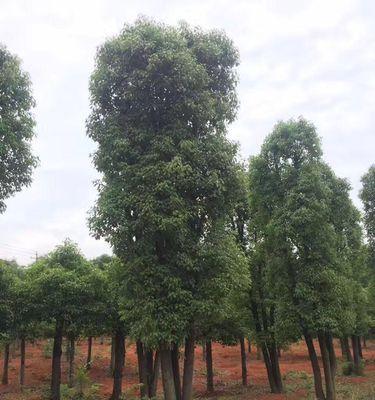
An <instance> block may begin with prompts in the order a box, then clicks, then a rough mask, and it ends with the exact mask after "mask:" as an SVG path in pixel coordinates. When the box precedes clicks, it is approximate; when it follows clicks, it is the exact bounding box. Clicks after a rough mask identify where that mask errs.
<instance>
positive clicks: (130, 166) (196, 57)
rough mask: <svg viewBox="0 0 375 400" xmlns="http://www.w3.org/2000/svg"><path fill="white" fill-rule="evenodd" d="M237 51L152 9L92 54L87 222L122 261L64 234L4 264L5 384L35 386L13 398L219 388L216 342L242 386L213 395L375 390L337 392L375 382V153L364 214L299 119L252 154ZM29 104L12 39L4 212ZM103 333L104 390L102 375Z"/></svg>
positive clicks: (23, 150)
mask: <svg viewBox="0 0 375 400" xmlns="http://www.w3.org/2000/svg"><path fill="white" fill-rule="evenodd" d="M239 58H240V57H239V52H238V50H237V49H236V47H235V45H234V43H233V42H232V41H231V39H230V38H229V37H228V36H227V35H226V34H225V33H224V32H223V31H218V30H203V29H201V28H196V27H191V26H189V25H188V24H186V23H180V24H179V25H177V26H168V25H164V24H162V23H157V22H154V21H152V20H148V19H146V18H140V19H138V20H137V21H136V22H135V23H134V24H129V25H125V26H124V28H123V29H122V31H121V32H120V33H119V34H118V35H117V36H114V37H112V38H110V39H108V40H107V41H105V42H104V43H103V44H102V45H101V46H100V47H99V48H98V50H97V54H96V59H95V68H94V71H93V73H92V75H91V79H90V83H89V90H90V110H91V111H90V114H89V115H88V118H87V123H86V125H87V135H88V136H89V138H90V139H92V141H93V142H94V143H95V144H96V150H95V152H94V154H93V156H92V161H93V164H94V166H95V168H96V170H97V171H98V173H99V177H100V178H99V179H98V180H97V181H96V183H95V185H96V188H97V193H98V195H97V200H96V202H95V204H93V207H92V209H91V210H90V213H89V218H88V226H89V228H90V231H91V233H92V235H93V236H94V237H95V238H97V239H99V238H103V239H105V240H106V241H107V242H108V243H109V244H110V245H111V248H112V249H113V255H111V256H107V255H103V256H100V257H97V258H95V259H92V260H88V259H86V258H85V257H84V255H83V253H82V252H81V250H80V249H79V247H78V245H77V244H76V243H75V242H74V241H72V240H69V239H66V240H65V241H64V242H63V243H61V244H59V245H57V246H56V248H55V249H54V250H52V251H51V252H50V253H48V254H45V255H44V256H42V257H38V258H37V260H36V261H35V262H33V263H32V264H31V265H28V266H27V267H21V266H19V265H18V264H17V263H16V262H14V261H6V260H3V261H0V342H1V346H2V356H3V369H2V386H1V390H2V389H4V392H2V391H1V390H0V396H1V393H4V394H6V393H8V392H7V389H6V388H7V387H9V385H12V384H14V382H12V379H10V372H9V371H10V365H11V366H13V368H15V367H14V366H15V365H17V375H18V380H19V382H18V389H17V390H18V392H17V393H19V395H20V396H24V397H9V399H14V400H15V399H28V398H30V399H31V398H32V399H37V398H46V399H50V400H67V399H81V400H85V399H86V400H94V399H102V398H109V397H110V399H111V400H120V399H123V400H124V399H133V398H140V399H165V400H192V399H193V398H198V395H199V396H203V395H204V396H216V395H217V393H216V390H217V387H216V383H215V380H216V382H217V379H216V378H217V374H218V371H217V369H216V366H215V362H216V360H218V359H217V358H216V357H217V354H218V351H219V350H218V349H219V348H223V349H224V348H225V349H227V348H229V349H232V350H228V351H234V350H233V349H236V351H237V349H238V356H237V360H236V368H237V367H238V371H239V372H238V373H239V374H240V385H239V386H241V387H240V391H239V392H238V393H237V394H235V395H234V397H225V395H226V394H225V390H224V394H223V397H214V398H217V399H219V398H220V399H236V398H238V399H273V398H274V399H275V400H276V399H282V398H283V399H284V398H290V399H304V398H306V399H307V398H311V399H312V398H315V399H318V400H336V399H337V400H339V399H344V398H347V399H349V398H350V399H370V398H373V397H349V394H348V395H347V397H342V391H341V389H340V387H341V386H340V385H341V382H342V380H343V379H351V378H352V377H353V382H356V379H357V380H358V379H363V380H365V379H366V377H370V378H369V380H370V381H371V379H372V384H373V385H375V374H374V373H373V372H372V371H374V370H375V368H373V364H374V359H373V358H372V359H371V354H372V353H371V352H370V349H371V348H372V347H371V346H373V348H374V349H375V342H372V338H373V335H374V334H375V165H372V166H369V169H368V171H363V177H362V188H361V191H360V199H361V201H362V204H363V210H361V211H360V210H359V209H357V208H356V206H355V205H354V203H353V202H352V199H351V197H350V191H351V186H350V184H349V182H348V181H347V180H346V179H345V178H343V177H340V176H337V175H336V173H335V171H334V170H333V169H332V167H331V166H330V165H328V164H327V162H326V161H325V157H324V154H323V148H322V143H321V140H320V137H319V133H318V127H316V126H315V125H314V124H313V122H310V121H308V120H306V119H305V118H303V117H299V118H295V119H287V118H288V116H286V119H285V120H284V121H279V122H277V123H275V125H274V128H273V130H272V131H271V132H270V133H269V134H268V136H267V137H266V139H265V140H264V142H263V144H262V146H261V149H260V151H259V153H258V154H256V155H254V156H252V157H250V159H249V160H246V161H244V160H242V158H241V156H240V150H239V148H238V145H237V144H236V143H234V142H233V141H231V140H230V139H229V138H228V129H229V127H230V124H231V123H232V122H234V120H235V119H236V113H237V110H238V106H239V100H238V97H237V81H238V71H237V68H238V66H239ZM33 106H34V100H33V97H32V94H31V88H30V80H29V77H28V75H27V74H26V73H25V72H23V71H22V69H21V66H20V61H19V60H18V58H17V57H16V56H14V55H12V54H11V53H10V52H9V51H8V50H7V49H6V48H5V47H0V138H1V141H0V212H4V211H5V201H6V199H8V198H9V197H10V196H12V195H13V194H14V193H15V192H17V191H19V190H21V188H22V187H24V186H27V185H29V184H30V183H31V174H32V170H33V169H34V167H36V166H37V158H36V157H35V156H33V155H32V152H31V149H30V141H31V140H32V138H33V137H34V133H35V131H34V120H33V116H32V113H31V109H32V107H33ZM242 107H246V104H243V105H242ZM275 122H276V121H275ZM249 132H250V133H249V140H251V129H250V127H249ZM362 211H363V212H362ZM82 343H84V346H85V347H84V355H82V354H80V352H81V351H82V346H83V345H82ZM100 343H101V344H100ZM105 343H107V344H108V348H107V347H102V349H104V348H105V349H107V350H108V351H107V354H108V360H109V362H108V363H107V364H106V367H105V368H106V372H105V373H104V374H102V375H101V376H103V379H104V376H106V378H107V379H110V380H111V381H112V383H111V389H110V394H109V393H107V392H106V393H105V394H104V392H103V391H101V389H100V386H98V385H97V383H98V381H97V377H98V374H97V373H96V372H95V371H96V369H95V368H96V366H97V363H98V362H101V361H102V360H99V359H98V358H97V352H98V351H99V350H98V349H99V348H100V346H106V344H105ZM109 343H110V345H109ZM41 344H43V346H44V350H43V351H45V353H46V354H47V356H48V357H50V358H49V361H48V363H50V365H49V367H48V370H49V372H48V373H47V374H46V376H44V378H43V379H44V386H43V383H41V385H40V386H43V393H41V392H38V395H36V397H35V396H34V397H32V396H33V394H32V393H31V392H30V386H28V381H30V380H33V379H34V376H33V372H35V371H33V370H32V369H28V368H27V367H26V366H27V361H28V359H29V355H28V354H29V353H28V352H29V351H30V352H31V353H32V354H34V352H35V348H37V347H36V346H41ZM220 346H221V347H220ZM291 349H298V351H303V352H304V353H303V356H301V357H305V358H306V362H307V361H308V362H309V365H307V367H306V368H307V373H308V374H309V379H310V378H311V384H310V386H311V387H309V388H306V387H304V388H303V390H302V392H298V391H297V392H296V393H294V394H290V393H291V389H290V385H289V383H288V380H287V378H286V376H285V373H286V372H285V371H286V370H285V367H284V366H283V365H282V363H284V362H285V363H287V362H289V361H288V360H289V358H288V357H289V355H290V354H293V351H297V350H291ZM301 349H302V350H301ZM338 349H339V352H338ZM366 349H367V350H366ZM250 350H251V356H250V355H249V351H250ZM256 351H258V354H257V357H258V359H257V360H255V352H256ZM366 351H368V353H366ZM15 353H17V354H19V357H20V360H19V364H18V361H17V364H16V363H15V361H12V358H13V359H14V357H15V355H14V354H15ZM12 354H13V355H12ZM366 354H369V355H370V356H369V357H366ZM374 354H375V353H373V354H372V355H374ZM198 355H199V357H198ZM290 357H291V356H290ZM366 358H367V359H366ZM253 359H254V360H253ZM82 360H83V361H82ZM129 363H131V365H132V366H134V371H133V372H130V373H132V374H134V375H136V381H137V382H136V383H134V385H133V386H132V387H130V389H129V385H128V384H126V382H127V379H128V378H129V377H128V376H127V371H128V370H127V365H130V364H129ZM253 363H254V364H253ZM261 363H263V365H264V367H261V368H264V369H263V370H262V371H263V372H264V382H263V387H264V392H262V393H263V394H262V395H263V396H264V397H259V396H260V394H259V391H257V390H255V388H254V387H255V386H254V382H255V379H257V378H256V377H255V375H254V368H255V365H257V366H258V365H260V364H261ZM237 364H238V365H237ZM18 365H19V366H18ZM197 365H200V366H201V365H202V366H203V367H200V368H203V369H204V372H203V375H202V376H204V388H203V390H202V389H201V388H200V386H199V385H198V383H197V382H200V380H199V379H200V378H199V375H200V373H201V372H200V369H199V368H198V367H197ZM285 365H286V364H285ZM214 366H215V368H214ZM18 368H19V370H18ZM256 368H258V367H256ZM295 371H298V367H296V368H295ZM299 373H301V371H299ZM12 374H13V375H12V376H13V377H14V376H15V372H14V371H13V372H12ZM359 377H361V378H359ZM222 379H223V380H225V377H224V378H222ZM361 382H362V381H361ZM370 383H371V382H370ZM266 385H267V388H266ZM373 388H374V391H373V392H371V393H372V395H374V393H375V386H373ZM237 389H238V388H237ZM229 394H230V393H229ZM229 394H228V396H229ZM288 394H289V396H290V397H284V396H288ZM363 394H365V391H364V389H363ZM37 396H39V397H37ZM267 396H271V397H267ZM272 396H274V397H272ZM278 396H281V397H278ZM293 396H294V397H293ZM307 396H311V397H307ZM370 396H371V394H370ZM5 399H8V397H5Z"/></svg>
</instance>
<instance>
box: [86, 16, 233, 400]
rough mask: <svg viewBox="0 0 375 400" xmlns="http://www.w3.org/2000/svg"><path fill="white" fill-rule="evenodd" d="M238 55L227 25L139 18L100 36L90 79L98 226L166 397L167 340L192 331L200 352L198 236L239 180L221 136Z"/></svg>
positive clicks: (94, 220)
mask: <svg viewBox="0 0 375 400" xmlns="http://www.w3.org/2000/svg"><path fill="white" fill-rule="evenodd" d="M237 64H238V53H237V50H236V49H235V48H234V46H233V44H232V42H231V40H229V39H228V38H227V37H226V35H225V34H224V33H222V32H219V31H210V32H204V31H202V30H200V29H199V28H196V29H192V28H190V27H188V26H187V25H181V26H179V27H177V28H175V27H170V26H166V25H163V24H158V23H155V22H153V21H148V20H145V19H140V20H138V21H137V22H136V23H135V24H134V25H126V26H125V27H124V29H123V30H122V32H121V33H120V35H118V36H117V37H115V38H113V39H111V40H109V41H107V42H106V43H105V44H104V45H103V46H101V47H100V49H99V51H98V54H97V59H96V69H95V71H94V73H93V75H92V78H91V84H90V91H91V108H92V113H91V116H90V118H89V120H88V135H89V136H90V137H91V138H92V139H93V140H94V141H95V142H97V144H98V150H97V152H96V154H95V156H94V163H95V166H96V167H97V169H98V170H99V171H100V172H101V173H102V175H103V179H102V181H101V182H100V183H98V190H99V198H98V200H97V203H96V206H95V208H94V210H93V212H92V216H91V223H90V224H91V229H92V231H93V232H94V233H95V235H96V236H98V237H105V238H106V239H107V240H108V241H109V242H110V243H111V244H112V245H113V247H114V250H115V253H116V254H117V255H118V256H119V257H120V258H121V260H122V262H123V264H124V268H126V270H127V271H126V272H127V275H126V279H125V285H126V292H127V293H128V296H126V298H127V300H126V301H125V302H124V315H126V318H127V320H128V321H129V323H130V327H131V334H132V336H133V337H134V338H138V339H140V340H141V341H142V342H143V343H144V344H146V346H147V347H150V348H158V350H159V351H160V357H161V366H162V374H163V385H164V394H165V398H166V399H167V400H175V399H176V388H175V383H174V379H173V371H172V358H171V357H172V353H171V349H172V347H173V345H174V344H177V343H182V342H186V341H187V343H189V346H190V347H191V351H192V352H193V351H194V345H193V344H194V336H195V324H194V321H195V315H196V310H197V307H198V306H199V307H200V308H199V309H200V310H201V311H202V306H201V305H199V304H197V302H196V301H195V296H194V294H195V288H196V282H197V280H199V279H200V278H201V276H202V274H204V270H203V266H201V264H200V260H199V255H198V252H197V246H198V244H199V243H201V242H202V240H204V238H205V237H206V236H207V234H208V233H209V232H210V230H211V229H212V228H213V227H215V226H216V224H217V222H218V221H219V220H221V219H225V218H226V216H227V215H228V210H229V209H230V208H231V207H232V193H234V192H235V188H236V186H237V184H238V180H237V178H236V177H237V174H236V172H237V165H236V160H235V157H236V151H237V149H236V146H234V145H233V144H232V143H230V142H229V141H228V140H227V139H226V136H225V134H226V127H227V124H228V123H229V122H231V121H232V120H233V119H234V116H235V112H236V107H237V97H236V92H235V86H236V81H237V79H236V72H235V66H236V65H237ZM211 278H214V277H211ZM189 368H191V367H189ZM185 377H186V379H187V380H188V381H186V382H184V383H183V385H182V386H183V388H185V390H186V391H185V395H184V393H182V397H183V400H190V399H191V396H192V391H191V385H192V377H193V374H192V373H188V374H186V375H185ZM183 391H184V389H183Z"/></svg>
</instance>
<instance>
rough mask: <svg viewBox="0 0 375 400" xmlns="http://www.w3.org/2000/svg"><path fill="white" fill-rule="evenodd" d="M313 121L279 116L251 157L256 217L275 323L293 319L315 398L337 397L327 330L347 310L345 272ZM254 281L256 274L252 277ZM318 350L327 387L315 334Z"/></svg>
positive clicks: (330, 332)
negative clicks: (306, 357) (306, 353)
mask: <svg viewBox="0 0 375 400" xmlns="http://www.w3.org/2000/svg"><path fill="white" fill-rule="evenodd" d="M321 156H322V151H321V147H320V141H319V138H318V136H317V134H316V131H315V127H314V126H313V125H312V124H311V123H309V122H307V121H306V120H304V119H302V118H300V119H298V120H290V121H288V122H280V123H278V124H277V125H276V126H275V128H274V130H273V132H272V133H271V134H270V135H269V136H268V138H267V139H266V140H265V142H264V144H263V146H262V149H261V153H260V155H259V156H257V157H254V158H253V159H252V160H251V163H250V191H251V202H252V208H253V209H254V210H255V213H254V218H255V220H256V226H257V228H258V231H257V234H258V235H259V237H260V238H261V240H262V242H261V245H262V247H263V248H264V250H263V251H264V252H265V254H264V256H263V257H262V260H263V262H265V263H266V266H267V279H269V280H270V282H271V285H269V288H274V291H273V293H272V295H273V296H274V299H275V305H276V307H277V311H276V314H275V316H276V318H275V325H276V326H280V329H283V328H285V324H288V325H290V324H292V326H294V327H295V329H297V331H296V336H297V337H298V336H299V335H303V336H304V338H305V340H306V344H307V347H308V351H309V356H310V359H311V363H312V368H313V373H314V383H315V391H316V396H317V398H318V399H320V400H321V399H327V400H332V399H334V398H335V379H334V375H335V365H336V364H335V356H334V351H333V345H332V335H333V333H334V332H336V331H337V330H338V328H339V326H340V323H341V321H342V319H343V318H344V317H345V315H346V314H345V312H344V310H343V307H342V304H343V297H344V295H345V293H346V292H345V289H344V282H345V280H344V279H343V278H342V276H343V275H344V274H345V270H344V267H343V265H342V264H341V262H340V261H341V260H340V256H339V254H338V247H337V245H338V235H337V232H336V226H335V224H336V221H335V218H334V201H333V191H332V181H334V180H336V179H337V178H336V177H335V176H334V174H333V173H332V171H331V170H330V169H329V167H328V166H327V165H326V164H324V163H323V161H322V159H321ZM253 284H254V282H253ZM315 335H316V336H317V337H318V340H319V346H320V350H321V354H322V361H323V370H324V376H325V383H326V393H324V391H323V385H322V377H321V370H320V366H319V363H318V360H317V355H316V351H315V348H314V343H313V337H314V336H315Z"/></svg>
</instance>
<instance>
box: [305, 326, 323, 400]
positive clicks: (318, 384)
mask: <svg viewBox="0 0 375 400" xmlns="http://www.w3.org/2000/svg"><path fill="white" fill-rule="evenodd" d="M304 336H305V342H306V345H307V350H308V352H309V357H310V361H311V367H312V370H313V374H314V386H315V395H316V398H317V399H318V400H326V398H325V395H324V391H323V381H322V374H321V371H320V366H319V361H318V357H317V355H316V351H315V347H314V342H313V340H312V337H311V335H310V334H309V333H308V332H305V333H304Z"/></svg>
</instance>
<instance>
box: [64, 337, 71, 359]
mask: <svg viewBox="0 0 375 400" xmlns="http://www.w3.org/2000/svg"><path fill="white" fill-rule="evenodd" d="M69 357H70V340H69V338H66V339H65V359H66V362H67V363H68V362H69Z"/></svg>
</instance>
